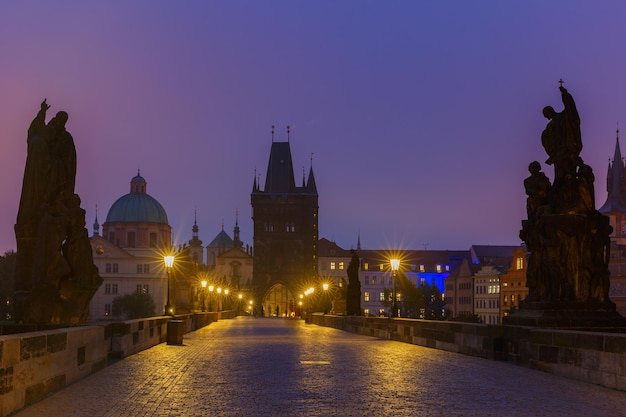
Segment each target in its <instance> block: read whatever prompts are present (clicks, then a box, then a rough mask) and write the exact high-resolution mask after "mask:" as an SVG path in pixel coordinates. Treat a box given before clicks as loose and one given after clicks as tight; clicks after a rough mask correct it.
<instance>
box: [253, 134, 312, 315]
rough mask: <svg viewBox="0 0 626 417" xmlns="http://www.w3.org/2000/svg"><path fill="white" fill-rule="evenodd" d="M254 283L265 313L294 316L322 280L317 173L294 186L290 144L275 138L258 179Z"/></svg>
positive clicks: (255, 197)
mask: <svg viewBox="0 0 626 417" xmlns="http://www.w3.org/2000/svg"><path fill="white" fill-rule="evenodd" d="M251 204H252V220H253V223H254V237H253V239H254V244H253V246H254V266H253V277H252V284H253V287H254V291H255V294H256V299H257V300H259V302H260V303H261V307H260V309H261V310H260V311H259V312H262V313H263V314H264V315H279V316H280V315H284V314H287V315H290V314H291V313H292V312H294V311H295V309H296V306H297V301H298V298H297V295H298V294H300V293H302V292H303V291H304V289H305V288H306V287H307V286H308V285H311V284H312V283H314V282H316V281H317V280H318V270H317V267H318V247H317V243H318V208H319V207H318V193H317V186H316V184H315V177H314V175H313V167H312V166H311V168H310V170H309V176H308V179H307V180H306V181H305V179H304V177H303V178H302V185H301V186H296V180H295V178H294V171H293V163H292V157H291V149H290V145H289V142H288V141H287V142H272V148H271V151H270V158H269V163H268V168H267V174H266V178H265V186H264V188H261V185H260V184H259V183H258V182H257V179H256V177H255V179H254V184H253V187H252V194H251Z"/></svg>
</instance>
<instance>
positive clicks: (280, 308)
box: [262, 282, 296, 317]
mask: <svg viewBox="0 0 626 417" xmlns="http://www.w3.org/2000/svg"><path fill="white" fill-rule="evenodd" d="M262 305H263V312H264V314H265V316H267V317H293V316H295V315H296V311H295V310H296V298H295V297H294V295H293V293H292V292H291V291H289V288H288V287H287V286H286V285H285V284H283V283H282V282H277V283H275V284H273V285H272V286H271V287H270V288H269V289H268V290H267V291H265V294H264V296H263V302H262Z"/></svg>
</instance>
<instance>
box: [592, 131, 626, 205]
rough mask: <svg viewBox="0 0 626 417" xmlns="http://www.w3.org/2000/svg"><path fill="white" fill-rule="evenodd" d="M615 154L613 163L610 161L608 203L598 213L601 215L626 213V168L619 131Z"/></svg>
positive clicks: (607, 187) (607, 183) (607, 186)
mask: <svg viewBox="0 0 626 417" xmlns="http://www.w3.org/2000/svg"><path fill="white" fill-rule="evenodd" d="M615 133H616V138H615V152H614V153H613V161H612V162H611V161H609V169H608V172H607V177H606V190H607V192H608V196H607V198H606V202H605V203H604V204H603V205H602V207H601V208H600V209H598V211H599V212H600V213H609V212H626V188H625V187H624V186H625V185H626V178H625V177H624V174H625V172H626V168H625V167H624V161H623V160H622V152H621V149H620V146H619V129H617V130H616V132H615Z"/></svg>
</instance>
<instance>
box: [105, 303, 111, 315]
mask: <svg viewBox="0 0 626 417" xmlns="http://www.w3.org/2000/svg"><path fill="white" fill-rule="evenodd" d="M110 315H111V304H105V305H104V317H109V316H110Z"/></svg>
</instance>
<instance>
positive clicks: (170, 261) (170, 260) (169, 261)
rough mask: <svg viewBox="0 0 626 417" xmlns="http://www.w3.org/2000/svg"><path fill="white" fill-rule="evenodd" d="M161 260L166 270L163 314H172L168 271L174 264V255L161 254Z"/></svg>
mask: <svg viewBox="0 0 626 417" xmlns="http://www.w3.org/2000/svg"><path fill="white" fill-rule="evenodd" d="M163 262H164V263H165V269H166V271H167V302H166V303H165V314H166V315H173V313H174V309H172V305H171V304H170V279H171V278H170V271H171V269H172V267H173V266H174V255H165V256H163Z"/></svg>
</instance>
